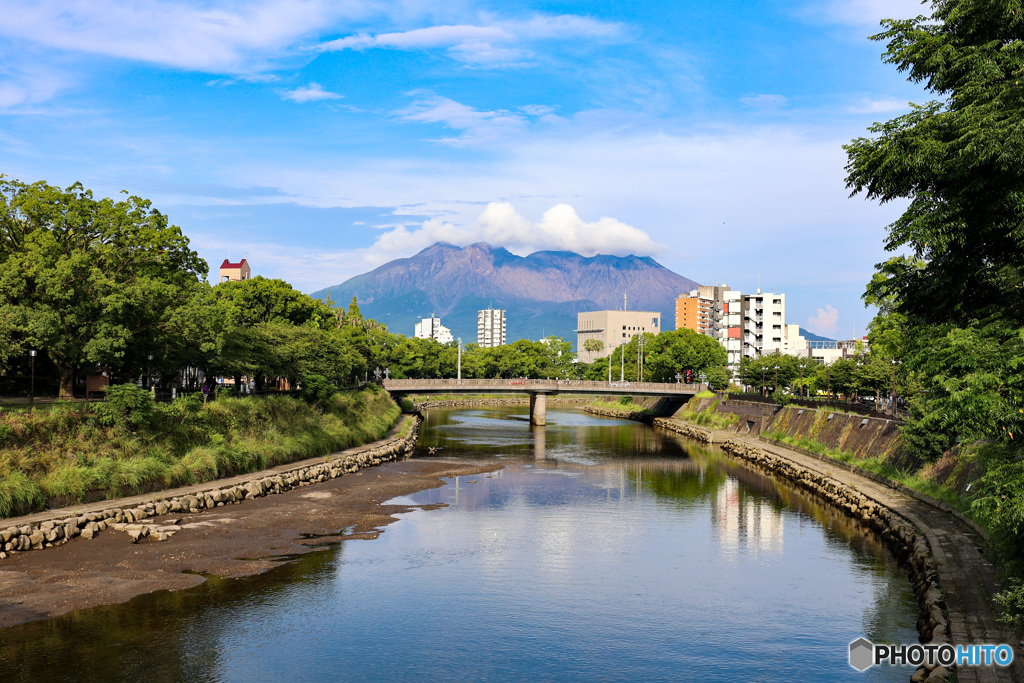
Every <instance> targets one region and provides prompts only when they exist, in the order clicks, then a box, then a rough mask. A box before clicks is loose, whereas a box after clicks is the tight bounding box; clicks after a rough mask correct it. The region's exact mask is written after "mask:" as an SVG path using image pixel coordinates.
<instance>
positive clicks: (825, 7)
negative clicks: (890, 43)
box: [807, 0, 932, 27]
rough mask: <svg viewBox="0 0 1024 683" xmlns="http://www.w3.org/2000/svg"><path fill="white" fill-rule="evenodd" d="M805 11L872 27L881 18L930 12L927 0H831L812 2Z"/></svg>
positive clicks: (823, 17)
mask: <svg viewBox="0 0 1024 683" xmlns="http://www.w3.org/2000/svg"><path fill="white" fill-rule="evenodd" d="M807 11H808V13H810V14H811V15H812V16H815V17H817V18H820V19H823V20H825V21H829V22H835V23H840V24H852V25H855V26H873V27H877V26H878V25H879V22H881V21H882V19H910V18H913V17H916V16H918V15H919V14H923V15H926V16H930V15H931V13H932V10H931V2H929V1H928V0H831V1H830V2H827V3H819V2H814V3H813V4H811V5H809V6H808V8H807Z"/></svg>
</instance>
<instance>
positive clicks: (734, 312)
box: [676, 284, 743, 367]
mask: <svg viewBox="0 0 1024 683" xmlns="http://www.w3.org/2000/svg"><path fill="white" fill-rule="evenodd" d="M742 296H743V295H742V294H741V293H740V292H739V291H738V290H733V289H729V285H727V284H721V285H706V286H705V285H702V286H700V287H698V288H697V289H694V290H692V291H691V292H690V293H689V294H681V295H680V296H679V298H677V299H676V329H677V330H678V329H680V328H683V327H685V328H688V329H691V330H693V331H695V332H700V333H701V334H706V335H708V336H710V337H714V338H715V339H717V340H718V342H719V343H720V344H721V345H722V346H724V347H725V350H726V351H727V352H728V354H729V361H728V362H729V366H730V367H738V366H739V362H740V356H741V355H742V353H743V348H742V339H741V337H742V334H741V333H742V322H741V317H742V316H741V312H742Z"/></svg>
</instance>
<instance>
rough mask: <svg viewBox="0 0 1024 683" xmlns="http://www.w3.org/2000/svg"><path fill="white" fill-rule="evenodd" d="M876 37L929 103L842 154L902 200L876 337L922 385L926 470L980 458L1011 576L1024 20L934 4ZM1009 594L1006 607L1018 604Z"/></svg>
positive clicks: (879, 277)
mask: <svg viewBox="0 0 1024 683" xmlns="http://www.w3.org/2000/svg"><path fill="white" fill-rule="evenodd" d="M883 26H884V27H885V30H884V31H883V32H882V33H880V34H878V35H876V36H873V39H874V40H880V41H886V42H887V45H888V50H887V52H886V53H885V57H884V59H885V61H886V62H888V63H891V64H894V65H896V67H897V68H898V69H899V70H900V71H901V72H905V73H906V74H907V75H908V77H909V78H910V80H912V81H914V82H916V83H921V84H923V85H924V86H925V87H926V89H927V90H928V91H929V92H931V93H933V94H934V95H935V96H936V99H935V100H934V101H931V102H928V103H927V104H923V105H912V110H911V111H910V113H908V114H905V115H903V116H900V117H898V118H895V119H893V120H891V121H887V122H885V123H879V124H876V125H874V126H872V128H871V129H870V132H871V134H872V135H871V137H867V138H859V139H856V140H854V141H852V142H851V143H850V144H849V145H847V146H846V151H847V154H848V158H849V163H848V165H847V167H846V170H847V186H848V187H849V188H850V189H851V190H853V192H854V194H857V193H861V192H863V193H865V194H866V195H867V196H868V197H869V198H872V199H877V200H879V201H880V202H882V203H885V202H889V201H893V200H909V202H910V204H909V206H908V208H907V210H906V211H905V212H904V213H903V215H901V216H900V217H899V218H898V219H897V220H896V222H894V223H893V224H892V225H890V226H889V228H888V230H889V235H888V239H887V241H886V248H887V249H888V250H889V251H892V252H896V253H897V254H898V255H896V256H895V257H894V258H891V259H889V260H888V261H886V262H885V263H882V264H879V265H878V266H877V268H878V272H877V273H876V275H875V277H874V278H873V279H872V281H871V283H870V284H869V285H868V290H867V293H866V294H865V299H866V300H867V301H868V302H869V303H872V304H875V305H879V308H880V313H879V316H880V318H882V319H876V321H875V322H874V323H872V329H873V330H875V331H877V333H879V334H881V333H882V332H885V333H886V335H887V339H886V345H887V346H889V347H890V348H891V349H897V348H898V349H899V352H900V353H902V354H905V355H904V356H903V357H902V358H899V361H900V362H901V366H902V367H901V372H905V373H907V374H911V375H914V376H916V377H917V378H918V381H919V382H920V385H919V386H920V392H919V393H918V394H917V396H916V397H915V399H914V401H913V402H912V406H911V407H912V413H913V416H914V419H913V420H912V422H911V424H910V425H908V427H907V429H906V430H905V432H904V434H905V437H906V440H907V442H908V444H909V445H910V446H911V447H912V448H914V449H915V451H916V453H917V454H918V455H920V456H921V457H923V458H924V459H932V458H935V457H937V456H938V455H939V454H941V453H942V452H943V451H945V450H947V449H949V448H951V447H953V446H954V445H956V444H957V443H960V444H961V445H962V447H963V448H966V449H968V450H972V451H974V452H975V453H976V455H975V457H976V458H977V461H978V462H979V464H982V465H983V467H985V469H986V471H987V472H988V474H987V475H986V476H984V477H983V479H982V481H981V482H979V484H980V485H979V486H978V487H977V489H976V490H978V491H979V492H978V495H977V496H976V497H975V499H974V501H973V510H974V512H975V513H976V514H978V515H979V516H981V517H982V518H983V519H985V520H986V522H987V523H988V524H989V526H990V528H992V529H993V531H994V532H996V533H997V535H999V536H1000V537H1001V538H1002V539H1003V541H1004V544H1003V547H1004V548H1011V547H1013V546H1016V547H1017V548H1020V549H1021V550H1019V551H1018V552H1017V553H1016V555H1015V556H1014V557H1010V558H1008V559H1009V561H1011V562H1012V563H1014V564H1015V565H1016V566H1015V568H1012V571H1015V572H1016V573H1017V574H1018V575H1022V572H1020V569H1021V568H1022V567H1024V562H1022V560H1024V465H1022V463H1021V453H1022V451H1021V448H1020V444H1021V439H1022V438H1024V436H1022V435H1021V433H1020V432H1021V430H1022V429H1024V83H1022V81H1024V40H1022V39H1024V7H1022V6H1021V4H1020V3H1018V2H1012V1H1008V0H1001V1H1000V0H936V1H935V2H933V3H932V15H931V17H923V16H922V17H917V18H916V19H909V20H902V21H896V20H887V21H884V22H883ZM887 316H891V317H893V318H894V321H887V320H885V319H884V318H886V317H887ZM1016 585H1017V589H1016V591H1017V598H1013V596H1012V595H1011V594H1012V593H1013V592H1014V591H1012V590H1011V591H1010V592H1009V593H1008V594H1007V595H1006V596H1005V597H1006V599H1007V600H1010V601H1013V600H1014V599H1016V600H1018V601H1020V605H1018V607H1019V606H1024V601H1021V596H1024V591H1021V590H1020V584H1019V583H1018V584H1016Z"/></svg>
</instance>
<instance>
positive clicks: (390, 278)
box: [313, 243, 697, 344]
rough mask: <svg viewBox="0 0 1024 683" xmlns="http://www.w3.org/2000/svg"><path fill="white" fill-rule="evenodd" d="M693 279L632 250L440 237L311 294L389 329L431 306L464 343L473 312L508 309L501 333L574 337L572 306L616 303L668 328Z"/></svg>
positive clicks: (472, 332) (408, 327) (409, 325)
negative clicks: (531, 249)
mask: <svg viewBox="0 0 1024 683" xmlns="http://www.w3.org/2000/svg"><path fill="white" fill-rule="evenodd" d="M696 287H697V283H696V282H694V281H693V280H690V279H689V278H685V277H683V276H682V275H678V274H676V273H673V272H672V271H670V270H669V269H667V268H665V267H664V266H662V265H661V264H659V263H658V262H657V261H655V260H654V259H651V258H647V257H640V256H605V255H598V256H591V257H584V256H580V255H579V254H576V253H573V252H569V251H539V252H536V253H534V254H530V255H529V256H525V257H524V256H516V255H515V254H513V253H511V252H510V251H508V250H506V249H503V248H501V247H492V246H490V245H488V244H484V243H478V244H472V245H469V246H467V247H456V246H453V245H451V244H444V243H438V244H434V245H433V246H430V247H427V248H426V249H424V250H423V251H421V252H420V253H418V254H416V255H415V256H412V257H410V258H404V259H397V260H395V261H391V262H389V263H385V264H384V265H383V266H381V267H379V268H377V269H375V270H373V271H371V272H369V273H365V274H363V275H357V276H356V277H354V278H351V279H350V280H347V281H345V282H343V283H341V284H340V285H335V286H333V287H328V288H326V289H322V290H320V291H318V292H314V293H313V296H314V297H317V298H320V299H325V298H326V297H327V296H328V295H330V296H331V299H332V300H333V301H334V302H335V304H338V305H342V306H344V305H347V304H348V302H349V301H351V300H352V297H353V296H354V297H356V298H357V300H358V301H359V308H360V310H361V311H362V313H363V315H365V316H367V317H369V318H373V319H375V320H377V321H379V322H382V323H385V324H386V325H387V326H388V330H389V331H391V332H395V333H399V334H404V335H407V336H412V333H413V326H414V325H415V324H416V323H417V322H419V320H420V319H421V318H425V317H428V316H430V314H432V313H433V314H435V315H437V316H438V317H440V318H441V322H442V324H443V325H444V326H445V327H448V328H449V329H451V331H452V334H454V335H455V336H456V337H462V341H463V342H475V341H476V312H477V311H478V310H480V309H482V308H487V307H488V306H493V307H494V308H503V309H505V310H506V328H507V340H508V341H509V342H512V341H515V340H517V339H540V338H541V337H542V336H550V335H556V336H559V337H563V338H564V339H566V340H568V341H572V342H573V343H574V344H575V342H576V333H575V329H576V314H577V313H579V312H580V311H593V310H605V309H620V308H622V295H623V292H625V293H626V294H627V296H628V307H629V309H630V310H638V311H659V312H660V313H661V319H662V324H663V326H664V328H665V329H666V330H671V329H674V328H675V299H676V297H677V296H679V294H681V293H684V292H689V291H690V290H691V289H695V288H696Z"/></svg>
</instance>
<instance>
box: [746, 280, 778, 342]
mask: <svg viewBox="0 0 1024 683" xmlns="http://www.w3.org/2000/svg"><path fill="white" fill-rule="evenodd" d="M741 311H742V315H743V333H742V337H741V339H742V340H743V346H742V348H743V355H744V356H749V357H756V356H767V355H769V354H772V353H776V352H778V353H784V352H785V351H786V345H785V330H784V326H785V322H784V321H785V319H786V295H785V294H776V293H774V292H771V293H762V292H761V290H760V289H759V290H757V293H756V294H744V295H743V296H742V302H741Z"/></svg>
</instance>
